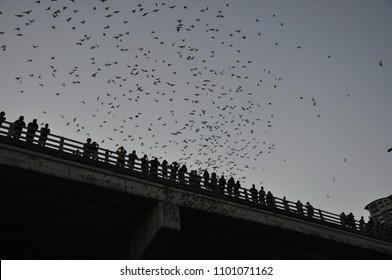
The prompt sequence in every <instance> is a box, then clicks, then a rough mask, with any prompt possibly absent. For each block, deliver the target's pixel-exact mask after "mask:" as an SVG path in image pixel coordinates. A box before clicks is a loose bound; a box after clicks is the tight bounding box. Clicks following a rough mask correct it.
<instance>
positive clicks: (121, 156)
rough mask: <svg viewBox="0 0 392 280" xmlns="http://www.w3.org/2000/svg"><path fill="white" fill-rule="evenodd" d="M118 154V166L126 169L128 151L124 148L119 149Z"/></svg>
mask: <svg viewBox="0 0 392 280" xmlns="http://www.w3.org/2000/svg"><path fill="white" fill-rule="evenodd" d="M116 153H117V166H120V167H124V165H125V156H126V154H127V151H126V150H125V149H124V147H123V146H121V147H119V148H118V149H117V151H116Z"/></svg>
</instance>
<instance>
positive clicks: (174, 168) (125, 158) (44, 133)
mask: <svg viewBox="0 0 392 280" xmlns="http://www.w3.org/2000/svg"><path fill="white" fill-rule="evenodd" d="M5 120H6V117H5V113H4V112H0V126H2V124H3V123H4V122H5ZM24 129H25V130H26V132H25V134H24V135H22V134H23V130H24ZM49 134H50V129H49V125H48V124H45V126H44V127H41V129H39V127H38V124H37V120H36V119H33V120H32V121H31V122H29V123H28V124H27V126H26V124H25V122H24V117H23V116H20V117H19V118H18V119H17V120H15V121H14V122H13V123H10V126H9V129H8V132H7V133H6V136H8V137H11V138H13V139H16V140H20V139H21V138H23V139H25V141H26V142H27V143H30V144H33V143H37V144H38V145H40V146H45V143H46V140H47V138H48V135H49ZM74 154H75V155H77V156H81V157H83V158H86V159H92V160H96V161H99V160H100V154H99V145H98V144H97V142H95V141H92V139H91V138H87V140H86V143H84V144H83V148H82V151H79V150H76V151H74ZM115 154H116V160H115V163H116V165H117V166H119V167H121V168H127V169H129V170H131V171H134V170H135V171H139V172H141V173H142V174H148V175H151V176H152V177H159V178H162V179H165V180H170V181H173V182H179V183H181V184H186V185H189V186H191V187H194V188H204V189H205V190H208V191H211V192H215V193H220V194H223V195H227V196H230V197H234V198H241V199H245V200H247V201H250V202H252V203H254V204H257V205H259V206H261V207H266V208H270V209H272V208H277V206H276V204H277V202H276V198H275V197H274V195H273V194H272V192H271V191H268V192H266V191H265V190H264V187H263V186H261V188H260V189H259V190H257V189H256V186H255V185H254V184H253V185H252V187H251V188H250V189H249V190H248V189H245V188H242V187H241V184H240V181H238V180H237V181H236V180H235V179H234V178H233V177H230V178H229V179H228V180H226V178H225V177H224V175H223V174H222V175H221V176H220V177H219V178H218V175H217V174H216V173H215V172H212V173H211V174H210V173H209V172H208V170H205V171H204V173H203V175H202V176H199V175H198V172H197V170H191V171H190V172H189V173H188V168H187V166H186V165H185V164H183V165H180V164H179V163H177V162H176V161H174V162H172V163H171V164H169V163H168V162H167V161H166V160H163V161H162V163H160V162H159V160H158V158H157V157H154V158H153V159H152V160H149V159H148V156H147V155H144V156H143V157H141V158H139V157H138V156H137V154H136V151H135V150H133V151H132V152H131V153H129V154H127V151H126V149H125V148H124V147H123V146H120V147H119V148H118V149H117V150H116V151H115ZM106 156H108V155H107V154H106ZM106 161H108V159H107V158H106ZM279 201H280V205H281V206H283V207H280V209H282V208H283V210H284V211H286V212H287V213H293V214H296V215H300V216H304V217H305V216H306V217H308V218H314V216H315V210H314V208H313V206H312V205H311V204H310V203H309V202H307V203H306V204H305V206H304V205H303V204H302V202H301V201H300V200H298V201H297V202H296V203H295V204H294V203H291V205H290V202H289V201H288V200H287V199H286V197H285V196H284V197H283V199H279ZM317 219H319V220H323V216H322V212H321V211H320V210H318V212H317ZM340 223H341V225H342V227H344V228H347V229H350V230H360V231H365V230H369V229H372V230H380V229H382V227H381V226H380V225H379V224H378V223H376V222H374V221H373V220H371V219H370V220H369V222H368V223H365V221H364V218H363V217H361V219H360V220H359V223H358V226H357V224H356V221H355V218H354V215H353V214H352V213H350V214H348V215H346V214H345V213H344V212H343V213H341V214H340Z"/></svg>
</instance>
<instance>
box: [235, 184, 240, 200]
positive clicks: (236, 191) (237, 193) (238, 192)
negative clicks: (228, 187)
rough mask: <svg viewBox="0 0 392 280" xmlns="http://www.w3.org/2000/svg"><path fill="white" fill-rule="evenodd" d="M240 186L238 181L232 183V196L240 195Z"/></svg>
mask: <svg viewBox="0 0 392 280" xmlns="http://www.w3.org/2000/svg"><path fill="white" fill-rule="evenodd" d="M240 188H241V184H240V181H237V182H236V183H235V184H234V196H235V197H240Z"/></svg>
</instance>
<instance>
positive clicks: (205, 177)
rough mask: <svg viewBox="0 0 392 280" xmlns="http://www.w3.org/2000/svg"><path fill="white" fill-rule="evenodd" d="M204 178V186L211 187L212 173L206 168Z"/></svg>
mask: <svg viewBox="0 0 392 280" xmlns="http://www.w3.org/2000/svg"><path fill="white" fill-rule="evenodd" d="M203 180H204V188H206V189H209V188H210V174H209V173H208V171H207V170H204V173H203Z"/></svg>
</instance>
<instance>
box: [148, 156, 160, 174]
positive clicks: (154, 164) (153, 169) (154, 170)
mask: <svg viewBox="0 0 392 280" xmlns="http://www.w3.org/2000/svg"><path fill="white" fill-rule="evenodd" d="M160 165H161V164H160V163H159V161H158V158H157V157H155V158H154V159H153V160H151V161H150V174H151V175H153V176H157V177H158V168H159V166H160Z"/></svg>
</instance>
